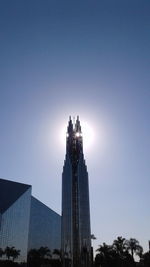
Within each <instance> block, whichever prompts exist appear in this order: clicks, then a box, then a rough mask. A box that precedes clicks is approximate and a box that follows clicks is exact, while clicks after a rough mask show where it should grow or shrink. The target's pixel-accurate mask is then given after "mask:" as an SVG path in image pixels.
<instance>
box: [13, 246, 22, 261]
mask: <svg viewBox="0 0 150 267" xmlns="http://www.w3.org/2000/svg"><path fill="white" fill-rule="evenodd" d="M19 255H20V250H17V249H15V248H13V249H12V252H11V257H12V258H13V261H14V260H15V259H17V258H18V256H19Z"/></svg>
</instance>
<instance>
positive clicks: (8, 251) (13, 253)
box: [4, 247, 20, 261]
mask: <svg viewBox="0 0 150 267" xmlns="http://www.w3.org/2000/svg"><path fill="white" fill-rule="evenodd" d="M4 254H5V255H6V258H7V259H8V260H10V258H12V259H13V261H14V260H15V259H17V258H18V256H19V255H20V250H16V249H15V247H6V248H5V251H4Z"/></svg>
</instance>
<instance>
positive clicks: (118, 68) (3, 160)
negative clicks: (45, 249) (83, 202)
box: [0, 0, 150, 251]
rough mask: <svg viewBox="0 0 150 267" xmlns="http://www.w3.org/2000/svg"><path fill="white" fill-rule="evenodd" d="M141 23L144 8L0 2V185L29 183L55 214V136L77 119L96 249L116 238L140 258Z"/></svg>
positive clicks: (144, 64)
mask: <svg viewBox="0 0 150 267" xmlns="http://www.w3.org/2000/svg"><path fill="white" fill-rule="evenodd" d="M149 14H150V1H149V0H144V1H141V0H114V1H112V0H105V1H104V0H99V1H98V0H93V1H88V0H86V1H84V0H82V1H81V0H80V1H79V0H76V1H66V0H64V1H60V0H44V1H42V0H30V1H29V0H13V1H11V0H1V1H0V151H1V153H0V177H1V178H5V179H9V180H13V181H17V182H22V183H27V184H31V185H32V194H33V195H34V196H35V197H37V198H38V199H39V200H41V201H42V202H43V203H45V204H46V205H48V206H49V207H51V208H52V209H54V210H55V211H56V212H58V213H59V214H60V213H61V175H62V169H63V164H64V158H65V138H64V144H62V141H60V139H61V138H60V136H61V137H62V129H64V127H67V122H68V118H69V115H71V116H77V115H79V116H80V120H81V125H82V121H83V123H84V122H85V121H86V122H87V123H88V124H89V126H90V127H91V128H92V130H93V131H94V136H95V137H94V142H93V143H92V145H91V146H89V148H88V149H85V159H86V164H87V167H88V173H89V183H90V209H91V228H92V233H93V234H94V235H95V236H96V237H97V240H95V241H93V244H94V248H95V249H96V248H97V247H98V245H99V244H102V243H103V242H106V243H108V244H111V243H112V242H113V240H114V239H116V238H117V236H123V237H125V238H127V239H128V238H130V237H132V238H136V239H138V240H139V242H140V244H141V245H142V246H143V247H144V250H145V251H146V250H148V240H149V239H150V230H149V229H150V208H149V207H150V205H149V203H150V193H149V192H150V176H149V175H150V139H149V136H150V123H149V118H150V88H149V84H150V74H149V73H150V52H149V51H150V50H149V48H150V16H149ZM83 139H84V133H83ZM89 140H90V133H89Z"/></svg>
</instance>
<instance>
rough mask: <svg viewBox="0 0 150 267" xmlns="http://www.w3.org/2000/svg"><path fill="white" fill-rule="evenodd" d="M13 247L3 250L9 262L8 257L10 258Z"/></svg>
mask: <svg viewBox="0 0 150 267" xmlns="http://www.w3.org/2000/svg"><path fill="white" fill-rule="evenodd" d="M13 248H14V247H6V248H5V251H4V253H5V255H6V258H7V259H8V260H9V259H10V257H11V256H12V249H13Z"/></svg>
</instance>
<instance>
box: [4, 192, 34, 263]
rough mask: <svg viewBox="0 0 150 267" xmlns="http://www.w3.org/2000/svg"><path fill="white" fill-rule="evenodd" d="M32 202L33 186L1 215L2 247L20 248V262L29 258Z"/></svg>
mask: <svg viewBox="0 0 150 267" xmlns="http://www.w3.org/2000/svg"><path fill="white" fill-rule="evenodd" d="M7 197H9V196H7ZM30 202H31V187H30V188H29V189H28V190H27V191H26V192H25V193H23V194H22V195H21V196H20V197H19V198H18V199H17V200H16V201H15V202H14V203H13V204H12V205H11V206H10V207H9V208H8V209H7V210H6V211H5V212H4V213H3V214H1V216H0V247H1V248H2V249H5V248H6V247H7V246H9V247H15V249H17V250H20V256H19V257H18V259H17V260H18V261H19V262H24V261H26V260H27V249H28V233H29V217H30Z"/></svg>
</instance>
